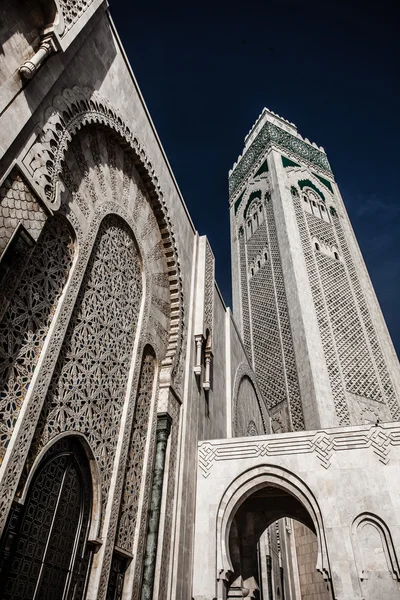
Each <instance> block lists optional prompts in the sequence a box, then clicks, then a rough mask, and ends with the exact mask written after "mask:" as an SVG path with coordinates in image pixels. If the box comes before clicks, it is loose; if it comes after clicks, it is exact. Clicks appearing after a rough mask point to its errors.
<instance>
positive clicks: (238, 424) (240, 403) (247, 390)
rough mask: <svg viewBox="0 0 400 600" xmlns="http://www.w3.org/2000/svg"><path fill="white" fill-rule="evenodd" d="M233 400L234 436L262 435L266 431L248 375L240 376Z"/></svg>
mask: <svg viewBox="0 0 400 600" xmlns="http://www.w3.org/2000/svg"><path fill="white" fill-rule="evenodd" d="M234 401H235V415H234V432H233V435H234V436H235V437H242V436H245V435H262V434H263V433H266V428H265V424H264V419H263V415H262V412H261V408H260V404H259V402H260V401H259V399H258V397H257V393H256V390H255V389H254V386H253V384H252V382H251V381H250V379H249V377H247V376H244V377H242V379H241V381H240V383H239V387H238V391H237V397H236V398H235V399H234Z"/></svg>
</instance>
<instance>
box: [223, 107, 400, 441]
mask: <svg viewBox="0 0 400 600" xmlns="http://www.w3.org/2000/svg"><path fill="white" fill-rule="evenodd" d="M230 211H231V237H232V277H233V292H234V298H233V301H234V306H233V310H234V315H235V317H236V319H237V321H238V323H240V324H241V333H242V335H243V339H244V341H245V345H246V349H247V350H248V354H249V357H250V358H251V360H252V363H253V366H254V369H255V372H256V375H257V378H258V381H259V383H260V386H261V390H262V393H263V395H264V397H265V399H266V401H267V404H268V408H269V411H270V415H271V418H272V423H273V428H274V431H277V432H279V431H299V430H302V429H304V428H305V429H310V428H316V427H326V426H335V425H350V424H355V423H364V422H375V421H376V419H380V420H383V421H389V420H396V419H398V417H399V410H400V379H399V369H398V361H397V357H396V355H395V351H394V349H393V346H392V343H391V340H390V336H389V334H388V332H387V329H386V325H385V322H384V319H383V316H382V313H381V311H380V308H379V305H378V302H377V300H376V297H375V294H374V291H373V288H372V284H371V281H370V279H369V277H368V274H367V271H366V268H365V265H364V262H363V259H362V256H361V253H360V250H359V248H358V245H357V242H356V239H355V236H354V233H353V231H352V229H351V225H350V222H349V219H348V216H347V213H346V210H345V207H344V204H343V201H342V199H341V196H340V193H339V189H338V187H337V185H336V183H335V181H334V178H333V175H332V171H331V169H330V166H329V163H328V160H327V158H326V154H325V152H324V150H323V148H317V147H316V145H315V144H312V143H311V142H309V140H307V139H303V138H302V137H301V136H300V134H299V133H298V132H297V129H296V127H295V125H293V123H289V122H288V121H286V120H285V119H282V118H281V117H279V116H278V115H276V114H274V113H271V112H270V111H268V110H267V109H264V110H263V112H262V113H261V115H260V117H259V118H258V120H257V121H256V123H255V124H254V126H253V127H252V129H251V131H250V133H249V134H248V136H247V137H246V139H245V148H244V151H243V154H242V155H241V156H239V158H238V161H237V163H235V165H234V167H233V169H232V170H231V171H230ZM265 312H267V318H265Z"/></svg>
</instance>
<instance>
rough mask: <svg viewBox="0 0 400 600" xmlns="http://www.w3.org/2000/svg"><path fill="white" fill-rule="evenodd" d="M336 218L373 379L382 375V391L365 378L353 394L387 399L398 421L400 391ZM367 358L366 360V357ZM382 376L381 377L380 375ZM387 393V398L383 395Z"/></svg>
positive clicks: (393, 415) (336, 217)
mask: <svg viewBox="0 0 400 600" xmlns="http://www.w3.org/2000/svg"><path fill="white" fill-rule="evenodd" d="M332 220H333V224H334V227H335V230H336V233H337V237H338V240H339V243H340V246H341V249H342V252H343V257H344V259H345V262H346V267H347V271H348V274H349V278H350V281H351V284H352V288H353V292H354V296H355V298H356V301H357V306H358V309H359V312H360V316H361V319H362V321H363V325H364V328H365V333H364V337H365V339H366V343H367V344H368V353H369V355H370V356H371V360H372V362H374V366H375V369H376V371H377V373H376V371H375V372H374V374H373V380H374V381H377V379H378V377H379V379H380V384H381V386H380V389H379V391H375V389H376V387H377V386H376V387H375V388H374V389H371V387H372V385H373V382H372V381H371V379H370V378H369V377H368V378H367V377H366V378H365V384H364V385H365V386H366V388H365V389H362V388H360V383H359V384H358V386H357V387H356V389H354V387H353V386H352V387H350V386H349V389H351V391H352V392H353V393H356V394H360V395H364V396H366V397H368V398H372V399H374V400H379V399H383V398H384V400H385V401H386V403H387V405H388V407H389V410H390V413H391V417H392V419H393V420H398V419H399V418H400V405H399V401H398V399H397V398H396V394H395V391H394V388H393V384H392V381H391V377H390V374H389V371H388V368H387V365H386V361H385V359H384V357H383V353H382V350H381V346H380V343H379V341H378V336H377V334H376V331H375V327H374V324H373V322H372V318H371V314H370V311H369V309H368V305H367V302H366V299H365V295H364V292H363V290H362V287H361V284H360V280H359V278H358V275H357V271H356V268H355V265H354V261H353V258H352V255H351V252H350V249H349V246H348V244H347V241H346V237H345V235H344V231H343V227H342V225H341V223H340V219H339V218H338V216H337V215H333V217H332ZM351 343H352V350H353V351H354V345H355V344H356V338H355V337H354V335H353V338H352V341H351ZM364 360H365V359H364ZM377 375H378V377H377ZM382 396H383V398H382Z"/></svg>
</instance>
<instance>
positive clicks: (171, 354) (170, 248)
mask: <svg viewBox="0 0 400 600" xmlns="http://www.w3.org/2000/svg"><path fill="white" fill-rule="evenodd" d="M71 4H74V3H71ZM78 6H80V7H81V6H83V5H81V4H79V5H78ZM85 6H86V5H85ZM46 115H47V118H46V120H45V121H44V122H43V123H42V132H41V134H40V136H38V138H37V139H36V140H35V142H34V143H33V145H32V146H31V147H30V148H29V150H28V151H27V153H26V155H25V156H24V158H23V159H22V162H23V164H24V166H25V168H26V169H27V171H28V172H29V173H30V174H31V177H32V181H33V184H34V187H35V189H36V190H37V193H38V194H39V195H40V196H41V197H42V198H43V200H44V201H46V202H47V203H48V204H50V205H51V206H52V207H54V206H57V203H58V202H59V194H58V190H59V187H58V182H59V178H60V174H61V173H62V177H63V179H64V177H66V176H67V177H68V164H67V163H68V157H66V152H67V150H68V148H70V146H71V140H73V139H74V138H75V136H76V134H77V133H78V131H79V130H80V129H85V130H87V128H90V127H92V126H93V125H99V124H100V125H101V129H102V130H103V132H108V133H110V132H112V136H109V135H108V134H107V133H102V132H100V131H99V130H98V136H100V137H101V138H104V137H107V138H108V139H107V141H106V149H105V148H104V147H103V148H102V149H101V152H98V148H97V147H96V141H95V139H94V136H91V140H90V141H89V148H88V146H87V145H85V148H84V149H83V155H84V157H83V158H84V159H85V157H86V160H83V161H80V159H79V157H76V159H77V160H76V163H78V167H80V166H81V167H82V168H83V169H84V170H85V169H86V167H85V162H86V163H87V159H90V160H93V162H94V167H95V170H96V173H97V179H98V182H95V184H96V185H97V184H98V186H99V188H98V189H97V190H96V191H100V192H101V195H102V194H103V190H104V189H105V188H108V190H111V192H112V198H110V200H112V201H114V202H120V203H121V204H122V205H123V206H124V207H127V205H128V203H130V202H131V201H132V197H131V196H130V194H129V190H130V185H129V183H130V179H131V174H132V172H136V173H137V174H138V175H139V177H140V178H141V180H142V182H145V187H146V192H145V196H146V199H144V201H145V202H148V203H149V205H150V206H151V208H152V210H153V213H154V215H155V216H156V221H157V224H158V228H159V229H160V232H161V235H162V242H161V245H160V250H161V251H162V252H163V254H164V256H167V257H168V274H169V289H170V294H171V321H173V322H174V323H175V324H176V326H174V327H171V329H170V330H169V339H168V352H167V354H166V355H165V358H164V361H163V366H165V367H172V374H173V376H174V375H175V374H176V370H177V364H178V361H179V358H180V353H181V350H182V341H183V329H182V325H183V323H184V307H183V288H182V277H181V269H180V264H179V261H178V252H177V247H176V241H175V237H174V235H173V232H172V228H171V221H170V217H169V215H168V209H167V206H166V201H165V198H164V194H163V191H162V190H161V187H160V183H159V180H158V177H157V175H156V170H155V168H154V167H153V165H152V163H151V162H150V160H149V159H148V157H147V151H146V148H144V147H143V146H142V145H141V143H140V141H139V139H138V136H137V132H133V131H131V129H130V127H129V126H128V125H127V123H126V122H125V119H124V118H123V116H122V115H121V114H119V112H118V111H117V110H116V109H115V108H114V107H113V106H112V105H111V104H110V102H109V101H108V100H107V99H106V98H104V97H102V96H100V94H98V93H97V92H93V91H92V90H90V89H89V88H79V87H78V86H75V87H74V88H72V89H70V88H69V89H64V90H63V91H62V93H61V94H59V95H57V96H55V97H54V98H53V102H52V107H51V111H50V112H49V111H48V112H47V113H46ZM83 126H84V127H83ZM96 129H97V127H96ZM78 135H79V134H78ZM84 137H85V136H84ZM93 142H94V144H93ZM121 142H122V143H121ZM84 143H85V144H86V141H85V142H84ZM118 147H123V148H124V152H123V154H124V155H123V157H122V161H121V160H120V156H121V155H120V153H119V152H117V153H116V150H117V149H118ZM89 154H91V156H89ZM106 156H107V157H108V162H109V165H110V167H111V168H108V165H105V164H103V161H104V159H105V157H106ZM91 164H93V163H91ZM104 166H106V169H105V170H104V173H103V177H102V171H103V167H104ZM63 167H64V170H63ZM121 167H122V169H123V173H121ZM89 168H90V164H89ZM81 173H82V172H81ZM66 174H67V175H66ZM72 175H73V173H72ZM82 175H83V180H84V183H85V184H86V182H87V183H88V185H87V189H86V192H87V196H86V194H85V200H86V199H87V198H92V197H93V193H92V192H93V189H91V188H92V186H91V184H90V181H91V180H92V179H93V178H92V176H93V172H92V173H91V176H90V177H89V178H88V177H86V172H85V171H84V172H83V173H82ZM121 175H122V177H121ZM81 180H82V178H81ZM75 183H76V182H75ZM92 183H93V180H92ZM110 183H111V185H109V184H110ZM70 184H71V185H70ZM68 187H69V189H70V192H71V195H72V196H74V193H75V192H76V188H75V189H74V182H73V181H72V182H70V183H68ZM142 187H143V186H142ZM142 196H143V198H144V195H143V194H142ZM76 202H77V204H78V206H79V207H80V208H81V210H82V212H83V213H84V214H85V210H87V205H86V206H85V202H82V201H81V199H80V198H79V194H78V195H77V197H76ZM137 207H139V205H138V203H137ZM134 217H135V215H134Z"/></svg>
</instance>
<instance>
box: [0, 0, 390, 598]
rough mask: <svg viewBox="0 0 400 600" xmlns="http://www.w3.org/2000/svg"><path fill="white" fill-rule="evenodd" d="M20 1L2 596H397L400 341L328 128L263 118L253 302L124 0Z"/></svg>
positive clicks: (15, 46)
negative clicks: (181, 163) (140, 77)
mask: <svg viewBox="0 0 400 600" xmlns="http://www.w3.org/2000/svg"><path fill="white" fill-rule="evenodd" d="M0 24H1V25H0V35H1V48H2V54H1V56H0V255H1V258H0V279H1V285H0V598H1V600H48V599H49V600H50V599H51V600H83V599H86V600H190V599H193V600H227V599H228V598H230V599H233V598H257V599H260V600H376V599H377V598H379V599H380V600H395V599H400V568H399V557H398V556H397V552H400V478H399V476H398V474H399V469H400V370H399V364H398V360H397V357H396V354H395V351H394V348H393V345H392V342H391V339H390V335H389V333H388V331H387V328H386V325H385V322H384V318H383V316H382V313H381V310H380V307H379V304H378V301H377V298H376V296H375V293H374V290H373V287H372V284H371V281H370V278H369V276H368V273H367V270H366V267H365V264H364V261H363V258H362V255H361V252H360V249H359V247H358V244H357V240H356V238H355V235H354V232H353V230H352V227H351V224H350V221H349V218H348V216H347V213H346V209H345V205H344V203H343V200H342V197H341V195H340V191H339V188H338V186H337V184H336V182H335V178H334V175H333V173H332V170H331V167H330V164H329V161H328V158H327V155H326V153H325V151H324V149H323V148H322V147H318V146H317V145H316V144H315V143H312V142H310V141H309V140H308V139H307V138H303V137H302V135H300V133H299V132H298V131H297V128H296V126H295V125H294V124H293V123H291V122H289V121H287V120H286V119H284V118H282V117H280V116H279V115H277V114H275V113H273V112H271V111H270V110H268V109H266V108H265V109H264V110H263V111H262V113H261V114H260V115H259V117H258V118H257V120H256V121H255V123H254V125H253V126H252V127H251V129H250V131H249V133H248V134H247V136H246V137H245V139H244V147H243V152H242V154H241V155H240V156H239V157H238V158H237V160H236V162H234V164H233V166H232V169H231V171H230V172H229V181H227V188H228V184H229V211H230V227H231V254H232V279H233V310H232V311H231V309H230V308H228V307H227V306H226V305H225V303H224V301H223V298H222V296H221V294H220V292H219V289H218V286H217V284H216V282H215V276H214V272H215V261H214V255H213V252H212V248H211V246H210V244H209V241H208V239H207V237H206V236H200V235H199V234H198V232H197V231H196V229H195V226H194V224H193V222H192V220H191V218H190V215H189V213H188V210H187V207H186V205H185V202H184V199H183V197H182V195H181V193H180V191H179V187H178V184H177V182H176V180H175V178H174V175H173V172H172V170H171V167H170V165H169V162H168V159H167V157H166V155H165V152H164V150H163V147H162V145H161V142H160V140H159V137H158V135H157V132H156V130H155V128H154V125H153V122H152V120H151V117H150V115H149V112H148V110H147V108H146V104H145V101H144V99H143V97H142V95H141V92H140V89H139V87H138V85H137V82H136V80H135V76H134V74H133V72H132V69H131V67H130V65H129V63H128V60H127V57H126V55H125V53H124V50H123V47H122V46H121V42H120V40H119V37H118V34H117V32H116V30H115V27H114V24H113V22H112V19H111V16H110V13H109V10H108V5H107V2H104V1H103V0H36V1H34V2H33V1H29V0H21V1H20V2H15V0H3V2H2V6H1V8H0ZM232 158H234V157H232ZM227 210H228V204H227Z"/></svg>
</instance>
